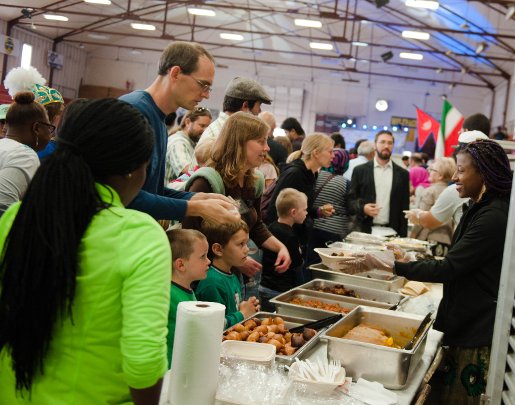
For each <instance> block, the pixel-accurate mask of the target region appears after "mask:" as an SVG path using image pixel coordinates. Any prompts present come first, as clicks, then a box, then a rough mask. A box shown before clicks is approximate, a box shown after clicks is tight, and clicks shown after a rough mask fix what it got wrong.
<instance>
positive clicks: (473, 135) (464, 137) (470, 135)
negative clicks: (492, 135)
mask: <svg viewBox="0 0 515 405" xmlns="http://www.w3.org/2000/svg"><path fill="white" fill-rule="evenodd" d="M480 139H488V136H486V135H485V134H484V133H482V132H481V131H466V132H462V133H461V134H460V136H459V138H458V145H459V144H465V143H470V142H474V141H479V140H480Z"/></svg>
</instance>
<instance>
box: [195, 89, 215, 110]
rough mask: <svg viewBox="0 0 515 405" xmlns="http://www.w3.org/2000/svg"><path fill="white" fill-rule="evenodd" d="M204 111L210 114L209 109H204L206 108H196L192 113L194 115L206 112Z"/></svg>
mask: <svg viewBox="0 0 515 405" xmlns="http://www.w3.org/2000/svg"><path fill="white" fill-rule="evenodd" d="M209 91H211V90H209ZM206 111H207V112H210V111H209V108H206V107H197V108H195V109H194V110H193V112H195V113H203V112H206Z"/></svg>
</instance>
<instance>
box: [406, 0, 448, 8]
mask: <svg viewBox="0 0 515 405" xmlns="http://www.w3.org/2000/svg"><path fill="white" fill-rule="evenodd" d="M405 4H406V5H407V6H408V7H415V8H427V9H430V10H436V9H438V7H440V4H438V2H437V1H427V0H406V3H405Z"/></svg>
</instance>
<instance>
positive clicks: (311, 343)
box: [224, 312, 334, 365]
mask: <svg viewBox="0 0 515 405" xmlns="http://www.w3.org/2000/svg"><path fill="white" fill-rule="evenodd" d="M331 314H332V315H334V312H331ZM276 316H280V317H281V318H282V319H283V320H284V325H285V326H286V327H287V328H288V329H291V328H295V327H296V326H302V325H305V324H307V323H309V322H313V321H314V320H316V319H315V318H310V317H296V316H288V315H282V314H275V313H271V312H257V313H255V314H254V315H252V316H250V317H248V318H246V319H244V320H243V321H241V322H238V323H241V324H243V323H244V322H245V321H247V320H249V319H252V318H258V319H261V320H263V319H266V318H275V317H276ZM233 326H234V325H233ZM228 329H230V328H228ZM325 329H326V328H321V329H320V330H318V331H317V334H316V335H315V336H314V337H312V338H311V339H310V340H308V341H307V342H306V343H305V344H304V345H303V346H302V347H301V348H299V349H298V350H297V351H296V352H295V353H293V355H291V356H285V355H281V354H276V356H275V360H276V361H277V362H279V363H282V364H286V365H290V364H292V363H293V362H295V359H296V358H304V357H306V356H308V355H309V353H310V352H311V350H312V349H314V347H315V346H316V344H317V343H318V341H319V339H320V336H321V334H322V332H323V331H324V330H325ZM226 330H227V329H226ZM224 332H225V331H224ZM263 344H265V343H263Z"/></svg>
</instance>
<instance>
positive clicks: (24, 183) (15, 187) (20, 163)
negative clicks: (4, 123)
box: [0, 138, 39, 215]
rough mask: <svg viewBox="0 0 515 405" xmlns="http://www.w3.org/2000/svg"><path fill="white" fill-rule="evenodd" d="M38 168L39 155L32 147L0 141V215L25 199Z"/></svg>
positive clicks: (10, 140)
mask: <svg viewBox="0 0 515 405" xmlns="http://www.w3.org/2000/svg"><path fill="white" fill-rule="evenodd" d="M38 167H39V158H38V155H37V154H36V152H34V151H33V150H32V149H31V148H30V147H28V146H26V145H24V144H22V143H19V142H17V141H15V140H13V139H9V138H4V139H0V215H1V214H2V213H3V211H5V210H6V209H7V207H9V206H10V205H11V204H13V203H15V202H16V201H18V200H20V199H21V198H22V197H23V195H24V194H25V191H26V190H27V187H28V186H29V183H30V180H31V179H32V177H33V176H34V173H36V170H37V168H38Z"/></svg>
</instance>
